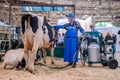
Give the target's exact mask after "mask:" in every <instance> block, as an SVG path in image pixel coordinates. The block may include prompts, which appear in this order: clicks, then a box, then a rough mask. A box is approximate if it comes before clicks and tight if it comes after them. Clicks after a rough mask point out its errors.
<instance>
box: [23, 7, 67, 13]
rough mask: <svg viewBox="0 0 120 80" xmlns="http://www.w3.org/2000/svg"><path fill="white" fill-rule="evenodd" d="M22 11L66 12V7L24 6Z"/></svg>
mask: <svg viewBox="0 0 120 80" xmlns="http://www.w3.org/2000/svg"><path fill="white" fill-rule="evenodd" d="M22 11H60V12H61V11H65V9H64V7H50V6H44V7H41V6H22Z"/></svg>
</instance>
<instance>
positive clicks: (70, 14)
mask: <svg viewBox="0 0 120 80" xmlns="http://www.w3.org/2000/svg"><path fill="white" fill-rule="evenodd" d="M66 17H71V18H75V17H74V15H73V14H72V13H69V14H66Z"/></svg>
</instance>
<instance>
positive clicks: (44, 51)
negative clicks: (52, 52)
mask: <svg viewBox="0 0 120 80" xmlns="http://www.w3.org/2000/svg"><path fill="white" fill-rule="evenodd" d="M42 50H43V62H44V63H45V64H46V49H42Z"/></svg>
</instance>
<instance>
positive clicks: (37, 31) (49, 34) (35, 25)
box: [21, 14, 55, 73]
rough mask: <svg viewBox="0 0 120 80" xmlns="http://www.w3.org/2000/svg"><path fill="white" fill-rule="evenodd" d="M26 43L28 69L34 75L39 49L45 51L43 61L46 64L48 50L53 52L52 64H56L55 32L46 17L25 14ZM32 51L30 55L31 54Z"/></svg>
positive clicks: (23, 30)
mask: <svg viewBox="0 0 120 80" xmlns="http://www.w3.org/2000/svg"><path fill="white" fill-rule="evenodd" d="M21 25H22V34H23V42H24V53H25V55H24V56H25V60H26V69H27V70H29V71H30V72H32V73H34V59H35V56H36V53H37V50H38V49H42V50H43V61H44V63H46V60H45V57H46V49H49V50H50V51H51V63H52V64H54V59H53V55H54V54H53V53H54V37H55V36H54V35H55V34H54V30H52V29H51V28H50V25H49V24H48V22H47V20H46V18H45V17H39V16H37V15H33V14H25V15H23V16H22V20H21ZM29 50H30V54H29Z"/></svg>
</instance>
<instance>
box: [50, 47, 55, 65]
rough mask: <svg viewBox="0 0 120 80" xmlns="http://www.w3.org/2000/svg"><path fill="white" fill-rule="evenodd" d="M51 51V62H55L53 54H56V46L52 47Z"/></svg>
mask: <svg viewBox="0 0 120 80" xmlns="http://www.w3.org/2000/svg"><path fill="white" fill-rule="evenodd" d="M50 53H51V64H54V58H53V56H54V48H51V50H50Z"/></svg>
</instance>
